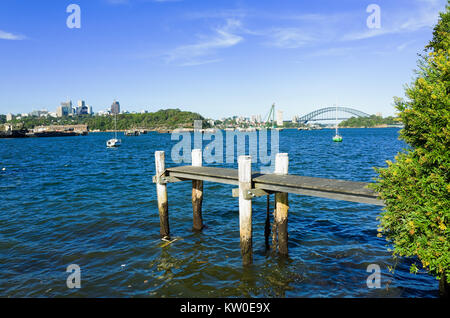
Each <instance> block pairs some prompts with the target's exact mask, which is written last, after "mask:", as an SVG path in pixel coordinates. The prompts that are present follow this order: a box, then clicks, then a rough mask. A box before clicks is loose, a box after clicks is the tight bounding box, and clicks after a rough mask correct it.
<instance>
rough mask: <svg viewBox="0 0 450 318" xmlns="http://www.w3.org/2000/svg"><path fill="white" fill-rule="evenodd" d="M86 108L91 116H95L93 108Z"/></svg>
mask: <svg viewBox="0 0 450 318" xmlns="http://www.w3.org/2000/svg"><path fill="white" fill-rule="evenodd" d="M86 106H87V109H88V114H89V115H93V114H94V111H93V110H92V106H90V105H86Z"/></svg>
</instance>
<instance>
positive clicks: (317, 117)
mask: <svg viewBox="0 0 450 318" xmlns="http://www.w3.org/2000/svg"><path fill="white" fill-rule="evenodd" d="M336 109H337V114H338V115H337V117H338V118H337V119H338V120H345V119H349V118H350V117H352V116H356V117H369V116H370V115H369V114H367V113H364V112H362V111H360V110H357V109H353V108H349V107H325V108H321V109H317V110H315V111H313V112H310V113H309V114H306V115H304V116H301V117H300V118H299V119H298V121H299V122H302V123H305V124H306V123H307V122H309V121H321V120H336ZM345 114H346V115H347V116H345ZM349 114H350V115H352V116H348V115H349Z"/></svg>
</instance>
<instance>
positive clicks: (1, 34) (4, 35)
mask: <svg viewBox="0 0 450 318" xmlns="http://www.w3.org/2000/svg"><path fill="white" fill-rule="evenodd" d="M0 39H1V40H24V39H26V37H25V36H23V35H20V34H14V33H10V32H5V31H2V30H0Z"/></svg>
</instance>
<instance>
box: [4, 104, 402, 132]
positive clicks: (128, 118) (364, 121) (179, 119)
mask: <svg viewBox="0 0 450 318" xmlns="http://www.w3.org/2000/svg"><path fill="white" fill-rule="evenodd" d="M112 118H113V116H112V115H107V116H105V115H93V116H92V115H81V116H73V117H69V116H67V117H60V118H54V117H23V118H20V119H13V120H11V121H9V122H6V118H5V115H0V125H2V126H5V124H9V125H12V127H13V129H16V130H17V129H20V130H33V129H35V128H36V127H50V126H54V125H66V126H67V125H87V127H88V131H89V132H112V131H114V121H113V120H112ZM195 120H201V121H202V125H203V126H202V128H204V129H208V128H214V129H227V128H251V127H254V126H259V127H264V126H265V123H258V124H256V125H252V124H248V123H240V122H238V121H235V120H231V119H227V120H225V121H223V122H222V121H220V120H215V121H211V120H208V119H206V118H205V117H203V116H202V115H200V114H198V113H194V112H190V111H182V110H180V109H161V110H158V111H156V112H151V113H142V114H118V115H117V131H127V130H130V129H131V130H132V129H137V130H147V131H158V132H166V133H169V132H171V131H173V130H174V129H177V128H183V129H188V130H193V129H194V127H193V126H194V121H195ZM306 127H311V126H310V125H305V124H303V123H294V122H288V121H285V122H284V125H283V126H282V127H279V128H283V129H299V130H303V128H306ZM339 127H340V128H392V127H401V122H399V120H398V118H395V117H392V116H390V117H386V118H383V117H381V116H376V115H371V116H370V117H359V118H356V117H352V118H350V119H347V120H344V121H342V122H341V123H340V124H339ZM3 128H4V127H3ZM317 128H319V129H322V128H325V129H326V128H331V127H328V126H326V125H321V124H318V125H317V124H312V129H317ZM333 128H334V127H333ZM1 130H4V129H1ZM307 130H309V129H307Z"/></svg>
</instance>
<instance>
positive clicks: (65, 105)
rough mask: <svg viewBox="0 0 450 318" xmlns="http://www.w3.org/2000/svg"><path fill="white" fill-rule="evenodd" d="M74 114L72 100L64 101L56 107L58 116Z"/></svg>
mask: <svg viewBox="0 0 450 318" xmlns="http://www.w3.org/2000/svg"><path fill="white" fill-rule="evenodd" d="M72 114H73V111H72V101H67V102H62V103H61V106H59V107H58V108H57V109H56V116H57V117H64V116H69V115H72Z"/></svg>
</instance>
